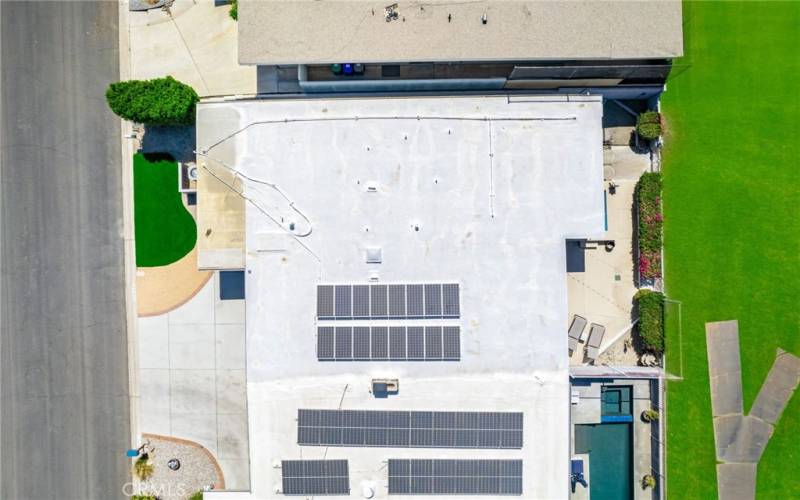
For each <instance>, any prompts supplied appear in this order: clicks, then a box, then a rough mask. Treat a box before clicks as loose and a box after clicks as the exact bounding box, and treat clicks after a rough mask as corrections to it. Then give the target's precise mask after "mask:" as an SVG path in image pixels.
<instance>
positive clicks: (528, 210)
mask: <svg viewBox="0 0 800 500" xmlns="http://www.w3.org/2000/svg"><path fill="white" fill-rule="evenodd" d="M221 110H224V111H225V113H226V116H227V115H230V113H231V110H235V112H236V113H238V116H239V123H240V127H241V128H243V130H242V131H241V132H240V133H238V134H235V135H233V136H232V137H231V138H229V139H227V140H226V141H225V143H226V144H228V145H230V144H234V145H235V150H236V154H235V165H233V166H234V168H236V169H237V170H239V171H240V173H241V174H242V176H243V179H244V188H245V194H246V196H248V198H250V200H251V201H252V203H248V204H247V206H246V251H247V253H246V268H247V273H246V277H247V299H246V300H247V393H248V411H249V422H250V424H249V425H250V431H249V432H250V434H249V435H250V461H251V489H252V496H253V497H257V498H275V497H276V494H275V493H274V492H273V491H274V487H275V486H276V485H279V484H280V477H281V475H280V470H279V469H275V468H273V464H274V463H275V462H276V461H280V460H286V459H300V458H303V459H319V458H323V457H326V458H328V459H331V458H346V459H348V460H349V466H350V486H351V490H352V494H354V495H358V496H360V495H361V488H362V486H363V485H371V486H372V487H374V489H375V492H376V495H375V497H376V498H386V497H387V478H386V464H385V462H386V460H388V459H389V458H454V457H458V458H475V459H481V458H517V459H522V460H523V462H524V483H523V491H524V494H523V497H524V498H534V497H536V498H545V497H546V498H566V497H567V495H568V487H569V483H568V465H569V456H568V443H569V429H568V423H569V371H568V359H567V339H566V325H567V320H568V318H567V292H566V279H567V277H566V267H565V266H566V263H565V245H564V240H565V238H568V237H587V236H588V237H591V236H596V235H599V234H601V233H602V231H603V220H604V219H603V217H604V214H603V182H602V167H603V165H602V130H601V121H602V102H601V98H600V97H595V96H548V97H539V98H536V97H526V98H518V99H515V98H508V97H457V98H453V97H450V98H446V97H436V98H413V99H412V98H394V99H392V98H358V99H330V100H292V101H252V102H231V103H215V104H209V103H204V104H201V105H200V106H199V108H198V124H199V125H198V126H200V127H210V126H213V121H212V120H209V117H212V116H214V115H215V113H219V112H220V111H221ZM203 136H208V134H203ZM211 146H212V145H211V144H198V147H199V149H200V150H203V149H208V155H209V156H210V157H211V158H214V155H215V151H216V147H211ZM201 163H202V160H201ZM204 172H205V170H204V169H201V175H205V174H204ZM370 187H374V192H373V191H372V190H371V189H370ZM200 203H202V199H201V200H200ZM295 209H296V210H295ZM306 218H307V220H306ZM290 224H293V226H292V227H294V230H293V232H294V236H293V235H292V234H290V233H291V232H292V231H290V230H289V227H290ZM309 231H310V233H309ZM306 233H309V234H308V235H307V236H297V235H300V234H306ZM373 246H378V247H381V248H382V250H383V262H382V263H380V264H367V263H366V262H365V249H366V248H367V247H373ZM373 278H375V279H378V280H379V282H381V283H439V282H445V283H447V282H457V283H459V285H460V296H461V302H460V304H461V315H460V318H459V319H458V320H455V322H454V323H453V321H452V320H431V321H427V322H426V321H424V320H413V321H415V322H417V323H422V324H433V323H441V322H449V324H458V325H459V326H460V328H461V360H460V361H455V362H434V361H428V362H321V361H318V360H317V357H316V325H317V322H316V318H315V312H316V286H317V284H320V283H342V284H349V283H353V284H358V283H369V282H370V279H373ZM373 378H396V379H399V382H400V393H399V394H398V395H396V396H390V397H388V398H386V399H376V398H374V397H373V396H372V395H371V394H370V393H369V388H370V382H371V380H372V379H373ZM299 408H312V409H313V408H317V409H336V408H342V409H372V410H384V409H402V410H429V411H437V410H444V411H481V412H485V411H521V412H524V447H523V449H521V450H484V449H476V450H458V449H420V448H335V447H331V448H325V447H309V446H298V445H297V422H296V417H297V410H298V409H299Z"/></svg>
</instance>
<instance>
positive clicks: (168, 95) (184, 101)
mask: <svg viewBox="0 0 800 500" xmlns="http://www.w3.org/2000/svg"><path fill="white" fill-rule="evenodd" d="M199 100H200V98H199V97H198V96H197V92H195V91H194V89H193V88H192V87H190V86H189V85H186V84H185V83H181V82H179V81H178V80H176V79H174V78H172V77H171V76H168V77H166V78H156V79H153V80H128V81H125V82H117V83H112V84H111V85H109V86H108V90H106V101H107V102H108V105H109V107H110V108H111V111H113V112H114V113H115V114H116V115H117V116H120V117H122V118H124V119H126V120H130V121H132V122H136V123H144V124H145V125H191V124H192V123H194V109H195V105H196V104H197V101H199Z"/></svg>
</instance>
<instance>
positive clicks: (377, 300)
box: [370, 285, 389, 318]
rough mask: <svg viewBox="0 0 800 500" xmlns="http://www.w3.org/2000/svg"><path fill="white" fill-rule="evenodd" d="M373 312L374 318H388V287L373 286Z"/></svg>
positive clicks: (371, 289)
mask: <svg viewBox="0 0 800 500" xmlns="http://www.w3.org/2000/svg"><path fill="white" fill-rule="evenodd" d="M370 292H371V293H370V295H371V304H372V306H371V311H372V317H373V318H385V317H387V316H388V314H389V311H388V304H387V302H388V297H387V293H388V292H387V287H386V285H371V286H370Z"/></svg>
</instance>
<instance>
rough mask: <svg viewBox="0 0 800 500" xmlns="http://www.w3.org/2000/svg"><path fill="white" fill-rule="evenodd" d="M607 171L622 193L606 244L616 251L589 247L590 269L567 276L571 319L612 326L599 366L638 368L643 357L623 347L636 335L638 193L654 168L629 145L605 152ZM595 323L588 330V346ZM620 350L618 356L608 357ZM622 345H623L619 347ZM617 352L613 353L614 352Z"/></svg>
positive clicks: (575, 360) (610, 201) (612, 209)
mask: <svg viewBox="0 0 800 500" xmlns="http://www.w3.org/2000/svg"><path fill="white" fill-rule="evenodd" d="M604 163H605V166H606V168H605V171H606V173H607V174H609V173H612V174H613V175H614V176H613V177H612V178H610V179H606V180H607V182H606V188H608V185H609V183H610V182H613V183H614V184H616V193H615V194H613V195H612V194H608V195H607V197H606V200H607V207H608V230H607V231H606V232H605V234H604V235H603V236H602V237H601V239H602V240H614V242H615V246H614V249H613V250H611V251H610V252H609V251H606V249H605V248H604V247H603V245H600V244H596V243H589V244H588V245H587V246H586V249H585V251H584V252H583V259H584V265H583V267H584V269H583V270H582V271H579V272H568V273H567V292H568V298H569V317H568V318H567V324H566V325H565V330H566V328H568V327H569V322H570V321H571V320H572V317H573V315H575V314H578V315H580V316H583V317H584V318H586V319H587V320H588V322H589V323H598V324H600V325H603V326H605V327H606V333H605V336H604V337H603V342H602V344H601V346H600V353H601V355H600V357H599V358H598V360H597V364H601V363H604V362H607V363H609V364H616V365H635V364H636V361H637V359H638V358H637V356H636V354H635V353H634V352H633V350H632V349H628V350H627V352H625V350H624V349H622V348H621V344H622V343H623V342H624V341H625V339H628V338H630V337H631V322H632V317H631V311H632V308H633V296H634V295H635V294H636V291H637V287H636V283H635V281H634V278H635V275H634V271H635V263H634V260H633V254H632V249H633V231H634V226H633V195H634V190H635V189H636V182H637V181H638V179H639V176H641V174H642V172H645V171H646V170H648V169H649V168H650V158H649V156H648V155H643V154H637V153H635V152H633V151H632V150H631V149H630V148H629V147H627V146H623V147H611V148H606V149H605V150H604ZM588 330H589V325H588V324H587V326H586V330H585V331H584V339H583V340H584V342H585V340H586V337H587V336H588ZM584 345H585V344H583V343H581V344H579V347H578V349H576V350H575V352H573V354H572V357H571V358H570V364H573V365H575V364H583V363H586V362H587V360H586V359H585V358H584V350H583V347H584ZM612 346H614V347H615V348H614V349H613V355H606V356H604V355H603V353H605V352H606V351H608V350H609V349H611V348H612ZM616 347H619V348H618V349H617V348H616ZM610 354H611V353H610Z"/></svg>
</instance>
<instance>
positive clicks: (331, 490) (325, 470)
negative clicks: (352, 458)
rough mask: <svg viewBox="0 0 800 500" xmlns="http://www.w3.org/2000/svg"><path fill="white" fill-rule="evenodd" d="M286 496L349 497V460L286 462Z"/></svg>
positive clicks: (283, 469) (283, 466)
mask: <svg viewBox="0 0 800 500" xmlns="http://www.w3.org/2000/svg"><path fill="white" fill-rule="evenodd" d="M281 473H282V476H283V494H284V495H349V494H350V474H349V471H348V467H347V460H284V461H283V462H281Z"/></svg>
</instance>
